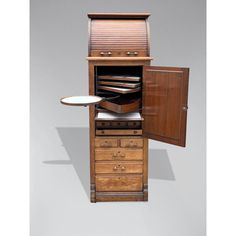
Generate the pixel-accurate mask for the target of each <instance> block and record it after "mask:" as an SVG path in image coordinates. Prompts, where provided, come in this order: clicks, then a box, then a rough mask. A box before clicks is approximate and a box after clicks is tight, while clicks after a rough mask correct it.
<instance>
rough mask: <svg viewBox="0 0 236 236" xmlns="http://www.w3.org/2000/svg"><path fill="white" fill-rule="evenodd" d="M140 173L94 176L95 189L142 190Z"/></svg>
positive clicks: (104, 190)
mask: <svg viewBox="0 0 236 236" xmlns="http://www.w3.org/2000/svg"><path fill="white" fill-rule="evenodd" d="M142 189H143V178H142V175H125V176H124V175H109V176H96V191H100V192H106V191H142Z"/></svg>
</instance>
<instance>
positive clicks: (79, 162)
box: [43, 127, 175, 198]
mask: <svg viewBox="0 0 236 236" xmlns="http://www.w3.org/2000/svg"><path fill="white" fill-rule="evenodd" d="M56 129H57V131H58V134H59V136H60V139H61V141H62V145H63V146H64V147H65V150H66V152H67V153H68V157H69V158H70V160H50V161H44V162H43V163H45V164H52V165H54V164H55V165H70V164H72V165H73V167H74V169H75V171H76V174H77V175H78V177H79V179H80V181H81V184H82V185H83V188H84V190H85V192H86V194H87V196H88V198H89V195H90V190H89V188H90V180H89V179H90V173H89V171H90V167H89V129H88V128H76V127H57V128H56ZM149 178H151V179H162V180H172V181H174V180H175V176H174V172H173V170H172V167H171V163H170V160H169V157H168V154H167V151H166V150H164V149H151V150H149Z"/></svg>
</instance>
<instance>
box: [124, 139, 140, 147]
mask: <svg viewBox="0 0 236 236" xmlns="http://www.w3.org/2000/svg"><path fill="white" fill-rule="evenodd" d="M120 146H121V147H125V148H142V147H143V139H142V138H123V139H121V140H120Z"/></svg>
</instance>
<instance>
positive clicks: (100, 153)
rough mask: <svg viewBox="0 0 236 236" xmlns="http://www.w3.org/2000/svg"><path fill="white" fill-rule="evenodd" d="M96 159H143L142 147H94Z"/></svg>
mask: <svg viewBox="0 0 236 236" xmlns="http://www.w3.org/2000/svg"><path fill="white" fill-rule="evenodd" d="M95 160H96V161H112V160H113V161H115V160H121V161H135V160H137V161H139V160H143V149H128V148H107V149H106V148H96V149H95Z"/></svg>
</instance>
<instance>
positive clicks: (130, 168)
mask: <svg viewBox="0 0 236 236" xmlns="http://www.w3.org/2000/svg"><path fill="white" fill-rule="evenodd" d="M95 172H96V174H115V173H119V174H120V173H127V174H142V173H143V163H142V162H141V161H133V162H124V161H122V162H117V161H111V162H108V163H107V162H96V163H95Z"/></svg>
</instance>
